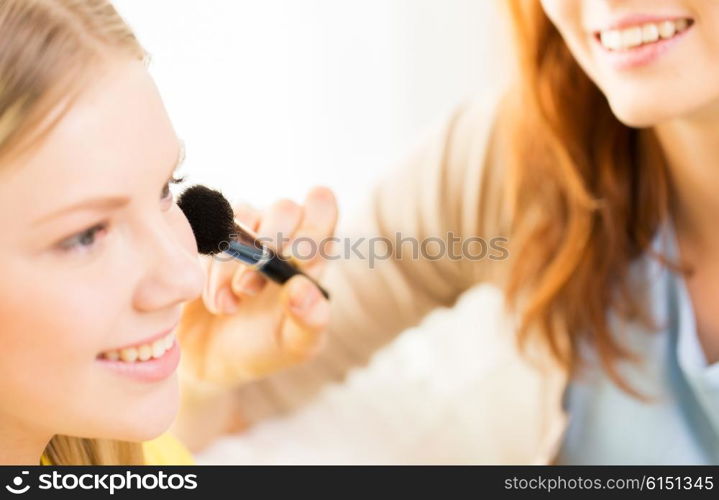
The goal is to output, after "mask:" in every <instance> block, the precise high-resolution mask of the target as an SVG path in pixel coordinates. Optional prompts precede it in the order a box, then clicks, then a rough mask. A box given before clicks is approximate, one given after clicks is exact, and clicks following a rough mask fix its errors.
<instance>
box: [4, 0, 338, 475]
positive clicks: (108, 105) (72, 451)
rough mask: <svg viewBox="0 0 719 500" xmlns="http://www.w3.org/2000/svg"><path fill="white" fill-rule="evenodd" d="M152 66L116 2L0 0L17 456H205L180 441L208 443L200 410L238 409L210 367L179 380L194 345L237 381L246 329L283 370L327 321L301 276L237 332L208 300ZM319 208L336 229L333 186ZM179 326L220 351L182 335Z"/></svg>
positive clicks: (314, 207)
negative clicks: (210, 382)
mask: <svg viewBox="0 0 719 500" xmlns="http://www.w3.org/2000/svg"><path fill="white" fill-rule="evenodd" d="M146 61H147V57H146V53H145V51H144V50H143V49H142V47H141V46H140V45H139V43H138V41H137V40H136V38H135V37H134V36H133V34H132V32H131V31H130V30H129V29H128V27H127V26H126V25H125V24H124V22H123V21H122V19H121V18H120V17H119V16H118V15H117V13H116V12H115V10H114V9H113V7H112V6H111V5H110V4H109V3H108V2H106V1H104V0H3V1H2V2H0V226H1V227H2V228H3V230H2V236H0V262H2V264H0V265H1V266H2V276H3V279H2V285H0V296H1V297H2V300H0V303H1V304H2V305H0V319H1V321H0V323H1V324H2V328H1V329H0V341H1V342H2V349H1V350H0V463H2V464H38V463H43V464H56V465H64V464H100V465H102V464H142V463H146V464H179V463H191V462H192V457H191V455H190V453H189V451H188V450H187V448H186V447H185V446H184V445H183V444H182V443H181V441H179V440H178V439H177V437H176V435H178V434H181V435H182V436H184V437H185V439H189V440H190V442H191V441H192V440H193V439H199V437H198V436H200V435H201V434H200V433H201V432H202V429H203V427H202V426H201V425H194V426H193V425H192V423H193V422H197V421H198V419H197V415H198V414H199V413H198V412H199V411H200V409H202V408H203V406H202V405H203V404H207V405H208V406H207V408H210V410H212V411H213V412H214V413H213V418H214V419H215V420H214V421H216V422H217V423H218V425H217V428H218V429H222V428H223V427H224V426H225V425H226V424H225V422H224V421H222V416H223V415H228V414H229V413H228V412H227V411H226V410H225V408H227V406H226V405H224V404H223V402H222V401H223V398H222V397H221V395H219V394H220V393H217V392H215V393H214V394H213V391H212V390H207V389H206V388H204V387H203V385H202V382H203V381H202V380H201V379H199V378H197V377H195V378H193V377H187V378H188V380H190V382H188V383H187V384H183V390H182V392H180V391H179V390H178V375H177V373H178V370H177V366H178V362H179V361H180V359H182V358H181V356H180V347H182V350H183V351H184V352H183V354H187V361H188V363H189V366H190V367H196V366H205V365H210V366H212V368H213V370H214V371H213V372H209V371H208V372H207V374H208V375H213V373H215V372H218V373H223V374H225V375H227V374H229V373H230V370H229V369H227V367H230V366H233V363H234V362H235V360H238V359H239V360H242V359H244V358H243V352H244V351H243V349H249V346H251V345H252V344H251V343H249V342H246V341H245V340H244V339H243V338H242V335H241V334H242V333H243V332H247V331H252V330H251V329H252V328H258V329H263V331H264V332H266V333H267V338H271V339H273V342H274V344H273V350H269V349H266V351H267V352H271V353H272V355H273V361H274V364H273V367H275V368H276V367H280V366H282V365H283V364H289V363H296V362H297V361H298V360H299V359H302V358H303V356H306V355H307V353H310V352H311V351H312V350H313V349H314V347H315V346H316V344H317V340H318V339H320V337H319V336H318V334H319V333H320V332H321V331H323V330H324V328H325V327H326V324H327V321H328V316H329V313H328V304H327V301H326V300H325V299H324V298H323V297H322V295H321V294H320V292H319V290H318V289H317V288H316V287H315V286H314V284H312V282H311V281H309V280H307V279H306V278H304V277H297V278H293V279H292V280H290V281H289V282H287V283H286V284H285V285H284V286H282V287H280V286H276V285H275V286H274V288H272V287H268V291H267V293H265V294H264V296H263V300H266V301H268V305H265V304H262V306H261V308H262V310H263V311H265V310H268V311H270V312H269V313H263V314H262V315H261V318H259V319H256V318H255V316H256V315H253V311H254V309H256V308H257V307H259V305H260V303H259V302H258V303H257V304H255V305H253V304H252V302H250V301H247V302H248V304H247V305H246V307H245V308H244V312H242V313H238V314H236V315H234V316H233V317H232V319H233V321H234V323H233V325H232V326H233V329H231V331H230V332H228V331H227V330H228V328H226V324H225V322H224V320H223V318H221V317H218V318H217V321H213V322H209V321H208V318H211V317H214V316H216V314H215V313H214V312H213V311H212V310H210V309H207V308H198V307H196V306H197V305H198V304H202V303H203V299H202V295H203V290H207V288H208V287H211V286H213V285H212V284H208V283H207V281H206V277H207V276H206V273H205V271H204V270H203V267H202V261H201V260H200V259H199V258H198V253H197V244H196V241H195V239H194V236H193V233H192V231H191V229H190V225H189V223H188V221H187V219H186V218H185V216H184V214H183V213H182V212H181V211H180V209H179V207H178V206H177V205H176V204H175V202H174V200H173V193H172V191H171V189H170V187H171V184H172V183H175V182H177V181H178V179H177V178H176V176H175V175H174V172H175V170H176V169H177V167H178V164H179V163H180V162H181V161H182V154H183V149H182V143H181V141H180V140H179V138H178V136H177V135H176V133H175V131H174V130H173V127H172V125H171V123H170V121H169V119H168V116H167V113H166V111H165V109H164V106H163V104H162V100H161V99H160V96H159V93H158V91H157V89H156V87H155V86H154V83H153V81H152V79H151V78H150V76H149V74H148V72H147V68H146V65H145V62H146ZM306 207H307V211H306V214H305V216H304V217H303V220H302V221H294V220H293V221H292V223H293V224H294V223H295V222H297V224H296V225H297V227H298V231H300V232H302V233H303V234H305V235H312V236H314V237H316V238H322V237H325V236H328V235H330V234H331V233H332V228H333V224H334V218H335V215H336V212H335V203H334V200H333V198H332V195H331V193H329V192H328V191H327V190H326V189H321V188H320V189H315V190H313V191H312V192H311V193H310V195H309V196H308V199H307V204H306ZM318 212H321V214H322V216H321V217H319V218H317V217H315V216H314V214H316V213H318ZM277 224H278V222H277V221H273V220H272V219H271V218H267V219H266V220H265V221H264V227H263V231H267V232H270V233H272V232H274V230H275V229H274V226H276V225H277ZM319 264H320V263H315V264H313V265H310V264H308V267H307V271H308V273H310V274H312V275H313V276H314V277H318V274H317V273H318V272H319ZM188 303H190V304H192V305H193V308H192V316H191V320H192V321H190V318H189V317H188V316H186V315H183V314H182V312H183V310H184V306H185V305H187V304H188ZM181 320H182V324H183V325H188V324H193V325H198V326H201V327H202V340H203V341H204V342H207V343H211V344H212V347H213V348H212V349H206V350H202V348H203V347H204V344H203V345H200V344H199V343H198V342H197V341H196V339H194V338H192V337H190V338H188V339H187V340H188V341H187V346H185V345H181V344H183V342H180V344H178V342H177V339H176V335H177V334H179V333H180V332H179V331H178V330H179V329H180V328H179V323H180V322H181ZM186 330H187V328H186V327H185V328H183V331H186ZM228 333H229V334H228ZM193 349H194V350H193ZM189 351H192V352H189ZM205 356H212V357H213V359H212V363H211V364H210V363H206V362H205ZM243 366H244V365H243ZM183 371H186V372H187V373H188V374H190V373H191V374H196V373H200V374H202V375H205V373H206V372H205V371H201V372H198V371H196V370H190V369H187V370H183ZM256 372H257V373H260V371H259V370H256ZM193 382H194V383H193ZM199 389H202V390H199ZM213 389H215V386H213ZM211 394H212V395H211ZM189 402H191V404H190V403H189ZM178 409H179V418H176V417H177V416H178ZM188 411H189V412H188ZM204 421H205V422H206V421H207V419H204ZM173 423H174V425H175V431H174V432H172V431H171V430H169V429H170V428H171V426H172V425H173Z"/></svg>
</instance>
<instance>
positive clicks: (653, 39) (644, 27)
mask: <svg viewBox="0 0 719 500" xmlns="http://www.w3.org/2000/svg"><path fill="white" fill-rule="evenodd" d="M693 24H694V20H693V19H690V18H677V19H667V20H663V21H658V22H645V23H640V24H634V25H631V26H625V27H623V28H614V29H607V30H601V31H597V32H595V33H594V36H595V38H596V39H597V41H599V43H600V44H601V45H602V47H604V48H605V49H606V50H608V51H610V52H622V51H630V50H632V49H636V48H638V47H643V46H646V45H652V44H656V43H660V42H662V41H664V40H670V39H672V38H674V37H676V36H678V35H680V34H681V33H683V32H685V31H686V30H688V29H689V28H690V27H691V26H692V25H693Z"/></svg>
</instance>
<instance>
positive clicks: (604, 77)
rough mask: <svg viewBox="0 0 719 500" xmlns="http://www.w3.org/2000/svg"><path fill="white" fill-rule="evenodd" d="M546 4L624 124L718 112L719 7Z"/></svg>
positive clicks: (694, 2) (699, 0)
mask: <svg viewBox="0 0 719 500" xmlns="http://www.w3.org/2000/svg"><path fill="white" fill-rule="evenodd" d="M541 1H542V6H543V8H544V11H545V13H546V14H547V16H548V17H549V18H550V19H551V20H552V22H553V23H554V24H555V26H556V27H557V29H558V30H559V31H560V33H561V34H562V37H563V38H564V40H565V42H566V43H567V46H568V47H569V49H570V51H571V52H572V54H573V55H574V57H575V59H576V60H577V62H578V63H579V64H580V65H581V66H582V68H583V69H584V71H585V72H586V73H587V74H588V75H589V77H590V78H591V79H592V80H593V81H594V82H595V83H596V84H597V86H598V87H599V88H600V89H601V90H602V92H603V93H604V95H605V96H606V97H607V99H608V100H609V104H610V106H611V107H612V110H613V111H614V114H615V115H616V116H617V117H618V118H619V119H620V120H622V121H623V122H624V123H626V124H628V125H630V126H650V125H654V124H657V123H659V122H661V121H664V120H667V119H672V118H678V117H690V116H693V115H694V116H699V117H700V116H702V113H703V112H704V111H706V110H710V111H711V112H712V113H715V112H716V110H717V109H719V65H717V64H716V61H717V58H719V2H717V1H715V0H621V1H620V0H541Z"/></svg>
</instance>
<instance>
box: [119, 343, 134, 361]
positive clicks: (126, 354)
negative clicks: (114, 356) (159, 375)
mask: <svg viewBox="0 0 719 500" xmlns="http://www.w3.org/2000/svg"><path fill="white" fill-rule="evenodd" d="M120 359H121V360H123V361H124V362H126V363H132V362H133V361H135V360H136V359H137V349H135V348H134V347H128V348H126V349H123V350H122V351H120Z"/></svg>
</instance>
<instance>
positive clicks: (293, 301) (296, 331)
mask: <svg viewBox="0 0 719 500" xmlns="http://www.w3.org/2000/svg"><path fill="white" fill-rule="evenodd" d="M282 302H283V306H284V309H285V311H286V313H287V316H286V319H285V322H284V325H283V327H282V331H281V345H282V348H283V350H285V351H286V352H287V353H288V354H290V355H292V357H299V358H300V359H306V358H307V357H309V356H311V355H312V354H314V353H315V352H316V351H317V350H318V349H319V348H320V346H321V345H322V343H323V340H324V337H325V331H326V330H327V327H328V326H329V322H330V304H329V301H328V300H327V299H325V298H324V296H323V295H322V293H321V292H320V290H319V289H318V288H317V285H315V284H314V283H312V281H310V280H309V279H308V278H307V277H305V276H302V275H301V274H298V275H295V276H293V277H292V278H291V279H290V280H289V281H288V282H287V283H285V286H284V287H283V296H282Z"/></svg>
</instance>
